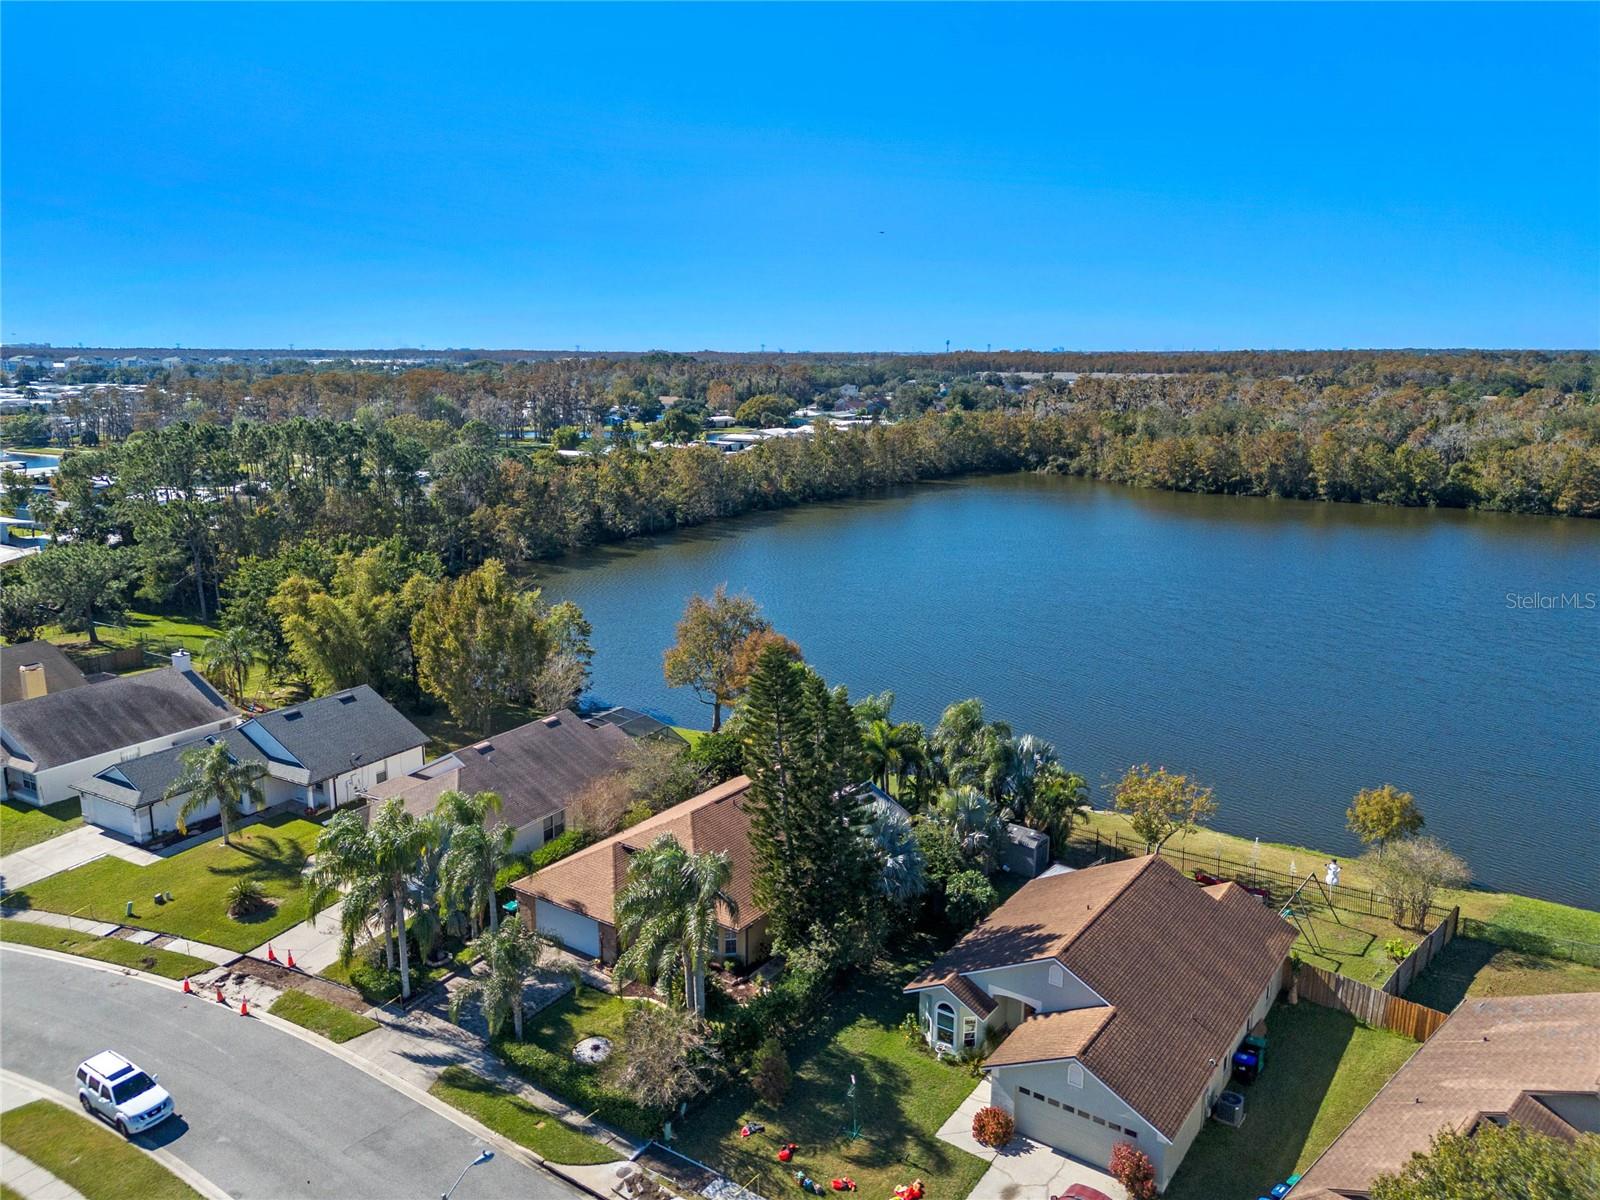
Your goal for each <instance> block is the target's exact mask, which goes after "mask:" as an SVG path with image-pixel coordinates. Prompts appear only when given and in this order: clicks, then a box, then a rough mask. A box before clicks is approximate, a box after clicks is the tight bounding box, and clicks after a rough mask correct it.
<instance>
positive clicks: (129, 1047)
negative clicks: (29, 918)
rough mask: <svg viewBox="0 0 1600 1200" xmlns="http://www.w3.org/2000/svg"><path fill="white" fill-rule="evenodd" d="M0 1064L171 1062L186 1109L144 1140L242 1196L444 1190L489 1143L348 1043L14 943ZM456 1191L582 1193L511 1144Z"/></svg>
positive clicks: (380, 1199) (384, 1199)
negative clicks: (393, 1080) (97, 1058)
mask: <svg viewBox="0 0 1600 1200" xmlns="http://www.w3.org/2000/svg"><path fill="white" fill-rule="evenodd" d="M0 974H3V977H4V982H5V1004H4V1007H3V1008H0V1035H3V1036H0V1065H3V1066H4V1067H5V1068H6V1069H7V1070H9V1071H14V1072H15V1073H17V1074H18V1075H21V1076H24V1077H26V1078H28V1079H33V1080H37V1081H38V1082H40V1083H43V1084H46V1085H48V1086H52V1087H55V1088H58V1089H60V1090H62V1091H66V1090H68V1089H69V1088H71V1087H73V1086H74V1085H73V1078H72V1073H73V1070H74V1068H75V1067H76V1066H77V1064H78V1063H79V1062H81V1061H82V1060H83V1059H84V1058H85V1057H87V1056H88V1055H90V1054H93V1053H95V1052H96V1051H98V1050H105V1049H115V1050H118V1051H121V1052H122V1053H125V1054H127V1055H128V1056H129V1057H131V1058H132V1059H133V1060H134V1061H135V1062H137V1063H138V1064H139V1065H140V1066H141V1067H144V1068H145V1069H146V1070H149V1071H158V1072H160V1074H161V1083H162V1085H163V1086H165V1087H166V1088H168V1089H169V1090H170V1091H171V1092H172V1094H173V1096H174V1098H175V1099H176V1101H177V1110H178V1113H179V1114H180V1115H179V1116H177V1117H174V1118H171V1119H169V1120H167V1121H165V1122H163V1123H162V1124H161V1125H159V1126H157V1127H156V1128H155V1129H154V1130H152V1131H150V1132H149V1133H147V1134H144V1135H141V1136H140V1138H138V1139H137V1140H138V1141H139V1142H140V1143H141V1144H145V1145H147V1146H149V1147H150V1148H156V1147H164V1148H165V1149H166V1150H168V1151H170V1152H171V1153H172V1154H174V1155H176V1156H177V1157H178V1158H179V1159H180V1160H182V1161H183V1162H184V1163H185V1164H187V1165H188V1166H189V1167H191V1168H193V1169H194V1170H195V1171H197V1172H199V1173H200V1174H201V1175H203V1176H205V1177H206V1178H207V1179H209V1180H210V1181H211V1182H212V1183H214V1184H215V1185H216V1186H217V1187H219V1188H221V1189H222V1190H223V1191H225V1192H227V1193H228V1194H229V1195H230V1196H234V1197H237V1198H238V1200H252V1198H254V1197H260V1198H261V1200H297V1198H301V1197H326V1198H327V1200H364V1198H366V1197H371V1198H372V1200H389V1198H393V1197H403V1196H412V1197H417V1196H437V1195H440V1194H442V1193H443V1192H444V1191H445V1189H446V1188H448V1187H449V1186H450V1182H451V1180H452V1179H454V1178H455V1175H456V1173H457V1172H458V1171H460V1170H461V1168H462V1167H463V1166H465V1165H466V1164H467V1163H468V1162H469V1161H471V1160H472V1159H473V1158H474V1157H475V1156H476V1155H477V1153H478V1152H479V1151H480V1150H481V1149H483V1148H484V1147H483V1143H481V1142H480V1141H478V1139H477V1138H475V1137H474V1136H473V1135H472V1134H471V1133H469V1132H467V1131H466V1130H465V1129H462V1128H461V1127H460V1126H458V1125H456V1124H455V1123H454V1122H452V1121H450V1120H449V1119H447V1118H446V1117H444V1116H442V1115H441V1114H439V1113H437V1112H434V1111H433V1110H432V1109H431V1108H428V1107H426V1106H424V1105H422V1104H419V1103H418V1102H416V1101H415V1100H413V1099H411V1098H410V1097H409V1096H408V1095H406V1094H405V1093H403V1092H400V1091H397V1090H396V1089H394V1088H392V1087H390V1086H388V1085H387V1084H385V1083H384V1082H382V1081H381V1080H379V1079H375V1078H374V1077H373V1076H371V1075H369V1074H367V1073H366V1072H365V1071H363V1070H361V1069H360V1068H359V1067H357V1066H355V1065H352V1064H351V1063H349V1062H346V1061H345V1060H344V1059H343V1058H341V1057H338V1056H336V1055H334V1054H330V1053H328V1052H326V1051H324V1050H321V1049H319V1048H317V1047H316V1046H314V1045H309V1044H307V1043H306V1042H304V1041H301V1040H300V1039H299V1038H297V1037H294V1036H292V1035H290V1034H288V1033H285V1032H283V1031H282V1030H280V1029H276V1028H274V1027H273V1026H271V1025H268V1024H267V1023H265V1022H262V1021H254V1020H250V1019H249V1018H246V1017H241V1016H240V1015H239V1014H238V1011H237V1010H236V1009H231V1008H225V1007H223V1006H222V1005H218V1004H215V1003H213V1002H210V1001H208V1000H205V999H204V998H203V997H200V996H195V997H189V996H184V995H182V994H181V993H178V992H176V991H174V990H171V989H169V988H165V987H161V986H157V985H155V984H152V983H150V982H148V981H146V980H142V979H137V978H132V977H129V976H127V975H123V974H120V973H114V972H108V971H105V970H100V969H96V968H95V967H92V966H89V965H87V964H78V963H74V962H70V961H62V960H58V959H54V958H50V957H45V956H41V955H38V954H30V953H27V952H25V951H23V950H21V949H18V948H15V947H0ZM456 1196H457V1198H458V1200H490V1198H491V1197H499V1198H504V1200H512V1198H513V1197H515V1198H518V1200H580V1198H581V1197H583V1193H581V1192H579V1191H577V1190H576V1189H575V1188H573V1187H571V1186H570V1185H568V1184H566V1183H565V1182H563V1181H561V1180H559V1179H557V1178H555V1177H554V1176H552V1175H550V1174H548V1173H546V1172H544V1171H540V1170H537V1169H535V1168H533V1167H531V1166H527V1165H524V1164H523V1163H522V1162H519V1161H518V1160H517V1159H515V1158H513V1157H512V1156H511V1155H510V1154H498V1153H497V1155H496V1157H495V1159H494V1161H493V1162H491V1163H488V1164H486V1165H484V1166H481V1167H478V1168H477V1169H475V1170H473V1171H470V1172H468V1174H467V1177H466V1179H465V1180H463V1181H462V1184H461V1186H460V1188H459V1189H458V1190H457V1191H456Z"/></svg>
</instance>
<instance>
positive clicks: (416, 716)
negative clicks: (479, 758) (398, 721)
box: [406, 703, 535, 757]
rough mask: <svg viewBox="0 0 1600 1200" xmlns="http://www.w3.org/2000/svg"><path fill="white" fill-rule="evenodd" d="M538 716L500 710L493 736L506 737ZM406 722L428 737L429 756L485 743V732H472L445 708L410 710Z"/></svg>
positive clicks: (515, 709) (518, 710)
mask: <svg viewBox="0 0 1600 1200" xmlns="http://www.w3.org/2000/svg"><path fill="white" fill-rule="evenodd" d="M534 717H535V714H534V712H533V710H532V709H530V708H523V707H521V706H520V705H518V706H511V707H506V708H497V709H495V711H494V714H493V715H492V716H491V718H490V721H489V732H490V733H491V734H495V733H503V732H504V731H505V730H507V729H515V728H516V727H517V726H518V725H526V724H527V723H528V722H529V721H532V720H533V719H534ZM406 719H407V720H409V721H410V722H411V723H412V724H413V725H415V726H416V727H417V728H418V729H420V730H422V732H423V733H425V734H427V735H428V749H427V752H428V755H429V756H430V757H432V756H434V755H438V754H447V753H449V752H450V751H451V750H459V749H460V748H461V747H462V746H471V745H474V744H475V743H477V742H481V741H482V740H483V737H484V734H483V731H482V730H481V729H475V728H474V729H469V728H467V727H466V726H465V725H462V724H461V722H460V721H457V720H456V719H455V717H453V716H451V715H450V710H449V709H448V708H446V707H445V706H444V705H443V704H439V703H436V704H435V705H434V706H433V707H432V708H431V709H430V710H429V711H427V712H420V711H418V710H416V709H407V710H406Z"/></svg>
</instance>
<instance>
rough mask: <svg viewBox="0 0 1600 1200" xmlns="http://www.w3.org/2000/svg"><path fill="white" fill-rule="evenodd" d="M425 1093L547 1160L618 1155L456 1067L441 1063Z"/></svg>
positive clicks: (585, 1162)
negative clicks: (441, 1065) (442, 1066)
mask: <svg viewBox="0 0 1600 1200" xmlns="http://www.w3.org/2000/svg"><path fill="white" fill-rule="evenodd" d="M428 1093H429V1094H430V1095H433V1096H437V1097H438V1098H439V1099H440V1100H443V1101H444V1102H445V1103H446V1104H448V1105H450V1106H452V1107H454V1108H459V1109H460V1110H461V1111H462V1112H464V1113H466V1114H467V1115H468V1116H471V1117H475V1118H477V1119H478V1120H479V1121H482V1122H483V1123H484V1124H485V1125H487V1126H488V1127H489V1128H490V1129H492V1130H494V1131H495V1132H496V1133H498V1134H500V1135H501V1136H502V1137H508V1138H510V1139H511V1140H512V1141H513V1142H516V1143H517V1145H519V1146H526V1147H527V1148H528V1149H529V1150H532V1151H533V1152H534V1153H535V1154H537V1155H538V1156H539V1157H540V1158H547V1159H549V1160H550V1161H551V1162H553V1163H564V1164H568V1165H578V1166H591V1165H593V1164H595V1163H608V1162H616V1161H618V1159H619V1158H620V1157H621V1156H620V1155H618V1154H617V1153H616V1152H615V1151H613V1150H612V1149H611V1148H610V1147H609V1146H603V1145H601V1144H600V1143H599V1142H597V1141H595V1140H594V1139H593V1138H591V1137H586V1136H584V1135H583V1134H581V1133H579V1132H578V1131H577V1130H576V1129H573V1128H572V1127H571V1126H570V1125H567V1124H565V1123H564V1122H562V1121H561V1120H560V1119H559V1118H557V1117H553V1116H551V1115H550V1114H549V1113H547V1112H543V1111H541V1110H539V1109H537V1108H535V1107H534V1106H533V1105H531V1104H529V1103H528V1102H527V1101H526V1100H524V1099H522V1097H520V1096H514V1095H512V1094H511V1093H510V1092H507V1091H504V1090H502V1089H501V1088H498V1087H496V1086H495V1085H494V1084H492V1083H490V1082H489V1081H488V1080H487V1079H485V1078H484V1077H483V1076H481V1075H477V1074H474V1073H473V1072H471V1071H467V1070H464V1069H462V1068H461V1067H446V1068H445V1070H444V1073H443V1074H442V1075H440V1076H439V1078H438V1079H436V1080H434V1082H433V1086H432V1087H430V1088H429V1089H428Z"/></svg>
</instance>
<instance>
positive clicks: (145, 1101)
mask: <svg viewBox="0 0 1600 1200" xmlns="http://www.w3.org/2000/svg"><path fill="white" fill-rule="evenodd" d="M158 1078H160V1076H157V1075H146V1074H145V1073H144V1072H143V1071H141V1070H140V1069H139V1068H138V1067H136V1066H134V1065H133V1064H132V1063H131V1062H129V1061H128V1060H127V1059H125V1058H123V1057H122V1055H120V1054H117V1053H115V1052H114V1051H111V1050H105V1051H102V1052H101V1053H99V1054H96V1055H95V1056H94V1057H93V1058H91V1059H87V1060H85V1061H84V1062H83V1063H80V1064H79V1066H78V1103H79V1104H81V1105H83V1111H84V1112H86V1113H88V1114H90V1115H91V1116H100V1117H104V1118H105V1119H106V1120H107V1121H110V1122H111V1123H112V1124H113V1125H115V1126H116V1127H117V1132H118V1133H120V1134H121V1135H122V1136H123V1137H132V1136H133V1135H134V1134H136V1133H140V1132H142V1131H143V1130H146V1129H149V1128H151V1127H152V1126H155V1125H159V1124H160V1123H161V1122H162V1121H165V1120H166V1119H167V1118H168V1117H170V1116H171V1115H172V1097H171V1096H169V1095H168V1094H167V1090H166V1089H165V1088H163V1087H157V1086H156V1080H157V1079H158Z"/></svg>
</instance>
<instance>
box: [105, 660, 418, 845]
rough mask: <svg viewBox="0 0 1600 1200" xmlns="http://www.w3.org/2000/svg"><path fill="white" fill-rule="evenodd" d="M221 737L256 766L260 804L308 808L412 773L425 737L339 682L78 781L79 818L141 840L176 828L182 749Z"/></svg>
mask: <svg viewBox="0 0 1600 1200" xmlns="http://www.w3.org/2000/svg"><path fill="white" fill-rule="evenodd" d="M93 686H99V685H93ZM219 739H220V740H222V741H224V742H226V743H227V745H228V747H229V752H230V755H231V756H232V757H233V758H234V760H235V761H241V760H242V761H251V762H257V763H260V764H261V766H262V768H263V769H264V771H265V774H264V775H263V777H262V778H261V780H260V785H261V789H262V792H263V794H264V797H265V801H266V803H265V804H264V805H262V807H263V808H276V807H293V808H301V809H305V810H307V811H317V810H319V809H324V808H331V807H335V806H337V805H339V804H344V803H348V802H350V801H353V800H356V799H359V798H360V796H361V795H362V794H363V793H364V792H365V791H366V789H368V788H370V787H373V786H375V785H377V784H380V783H382V782H384V781H385V780H387V779H389V778H391V777H394V776H401V775H404V774H405V773H406V772H408V771H412V770H415V769H416V768H417V767H420V766H421V765H422V762H423V748H424V747H425V746H426V745H427V740H428V739H427V737H426V736H425V735H424V734H423V733H422V731H421V730H419V729H418V728H417V727H416V726H415V725H413V724H412V723H411V722H410V721H408V720H406V718H405V717H403V716H402V715H401V714H400V713H399V712H397V711H396V710H395V708H394V707H393V706H392V705H391V704H390V703H389V702H388V701H387V700H385V699H384V698H383V697H382V696H380V695H378V693H376V692H375V691H373V690H372V689H371V688H370V687H366V686H365V685H363V686H361V687H355V688H347V689H346V690H344V691H342V692H335V693H333V694H332V695H330V696H322V697H320V698H318V699H316V700H308V701H306V702H305V703H303V704H293V705H290V706H288V707H286V708H280V709H276V710H274V711H273V712H269V713H263V714H262V715H260V716H258V717H251V718H249V719H248V720H246V721H245V722H244V723H243V724H241V725H239V726H238V727H237V728H230V729H223V730H218V731H214V732H211V733H208V734H204V735H202V736H200V737H195V738H188V739H184V740H182V741H179V742H177V743H176V744H173V745H170V746H166V747H163V748H162V749H160V750H157V751H155V752H154V753H150V754H144V755H140V756H137V757H132V758H128V759H125V760H122V761H119V762H115V763H113V764H110V765H108V766H106V767H105V768H104V769H102V770H100V771H98V772H95V773H94V774H93V775H90V776H87V777H84V778H81V779H80V780H79V781H78V783H77V788H76V790H77V792H78V794H79V796H80V798H81V802H82V805H83V819H84V820H85V821H88V822H90V823H92V824H95V825H99V826H100V827H101V828H103V829H109V830H111V831H112V832H114V833H120V834H122V835H123V836H124V837H127V838H130V839H131V840H133V841H135V842H138V843H141V844H142V843H145V842H149V841H153V840H155V839H157V838H161V837H163V836H166V835H169V834H172V833H174V832H176V831H177V828H178V813H179V812H180V811H181V810H182V808H183V804H184V801H185V800H186V799H187V795H186V794H180V795H175V796H173V797H172V798H171V799H170V800H169V799H167V798H166V793H167V790H168V789H169V788H170V787H171V786H172V784H173V783H174V782H176V781H177V780H178V779H180V778H181V777H182V775H183V770H184V764H183V758H184V755H186V754H187V753H189V752H190V751H191V750H194V749H195V748H197V747H201V746H205V745H208V744H212V743H215V742H216V741H218V740H219ZM217 815H218V814H217V806H216V804H215V803H214V802H213V803H210V804H207V805H205V806H204V807H202V808H200V809H198V810H196V811H195V812H194V813H191V814H190V816H189V818H188V821H187V823H186V824H187V825H188V826H191V827H192V826H195V825H200V824H203V823H204V822H207V821H210V820H214V819H216V817H217Z"/></svg>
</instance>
